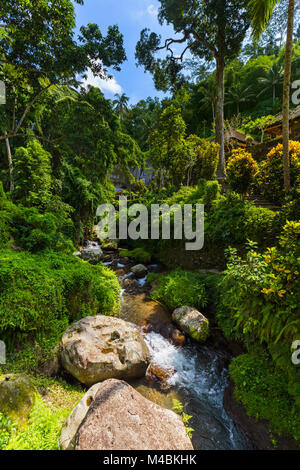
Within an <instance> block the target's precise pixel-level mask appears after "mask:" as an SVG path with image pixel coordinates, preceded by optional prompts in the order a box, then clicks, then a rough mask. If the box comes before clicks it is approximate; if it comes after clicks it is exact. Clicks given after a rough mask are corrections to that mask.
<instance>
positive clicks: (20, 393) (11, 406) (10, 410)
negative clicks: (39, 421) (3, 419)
mask: <svg viewBox="0 0 300 470" xmlns="http://www.w3.org/2000/svg"><path fill="white" fill-rule="evenodd" d="M34 395H35V390H34V387H33V385H32V383H31V381H30V379H29V378H28V377H26V376H22V375H13V374H10V375H6V376H2V377H1V379H0V412H1V413H4V414H5V415H6V416H8V417H9V418H11V420H12V421H17V422H18V424H19V425H20V426H24V425H25V424H26V422H27V419H28V416H29V414H30V411H31V409H32V406H33V403H34Z"/></svg>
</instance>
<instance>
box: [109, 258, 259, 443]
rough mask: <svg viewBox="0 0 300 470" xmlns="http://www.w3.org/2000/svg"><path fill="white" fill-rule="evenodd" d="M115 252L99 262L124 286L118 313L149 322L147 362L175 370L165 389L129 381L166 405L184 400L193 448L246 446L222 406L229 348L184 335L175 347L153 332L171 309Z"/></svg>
mask: <svg viewBox="0 0 300 470" xmlns="http://www.w3.org/2000/svg"><path fill="white" fill-rule="evenodd" d="M117 253H118V252H114V253H113V252H108V253H107V254H106V255H105V259H106V261H104V264H106V265H108V266H109V267H111V268H112V269H114V270H115V271H116V274H117V275H118V277H119V280H120V283H121V286H122V287H123V289H122V292H121V297H122V308H121V318H123V319H124V320H127V321H129V322H131V323H134V324H135V325H137V326H138V327H141V325H146V324H148V325H149V324H151V325H153V326H154V328H153V329H151V328H150V329H149V330H150V331H149V332H146V333H144V337H145V341H146V343H147V345H148V348H149V351H150V354H151V363H153V364H155V365H157V366H160V367H161V368H162V369H165V370H173V371H174V374H173V375H172V376H171V377H170V378H169V380H168V382H169V386H170V389H169V390H168V391H167V392H162V391H161V390H159V389H158V388H156V387H153V385H152V384H151V385H150V384H149V382H148V381H147V379H146V378H143V379H140V380H135V381H134V382H133V383H132V385H133V386H134V387H135V388H136V389H137V390H138V391H139V392H140V393H141V394H142V395H144V396H145V397H146V398H148V399H149V400H152V401H153V402H155V403H157V404H159V405H161V406H163V407H165V408H169V409H172V407H173V399H174V398H175V399H177V400H179V401H180V402H181V403H182V404H183V405H184V411H185V412H186V413H187V414H189V415H191V416H192V418H191V420H190V422H189V425H190V426H191V427H192V428H193V429H194V432H193V438H192V441H193V445H194V448H195V449H197V450H206V449H207V450H213V449H216V450H229V449H237V450H242V449H251V447H252V446H251V443H249V442H248V441H247V440H246V438H245V437H244V436H243V435H242V434H241V433H240V432H239V431H238V430H237V429H236V427H235V425H234V423H233V421H232V420H231V418H230V417H229V416H228V415H227V414H226V412H225V411H224V409H223V395H224V390H225V387H226V383H227V368H226V365H227V363H228V353H227V352H225V351H222V350H218V349H215V348H213V347H209V346H206V345H200V344H196V343H195V342H193V341H192V340H189V339H187V342H186V344H185V345H184V346H180V347H177V346H175V345H174V344H173V343H172V342H171V341H170V340H169V339H168V338H166V337H164V336H163V335H162V334H160V333H159V332H157V330H158V328H157V325H159V326H161V325H163V326H164V325H165V326H168V325H170V324H171V323H172V320H171V315H170V313H169V312H168V311H167V309H166V308H165V307H164V306H162V305H161V304H159V303H157V302H154V301H152V300H151V299H150V298H149V286H147V283H146V279H145V278H143V279H135V278H134V276H133V275H132V273H130V267H131V266H133V265H134V264H136V263H135V262H134V261H133V260H123V259H119V258H118V254H117ZM147 267H148V270H149V271H151V270H157V269H159V268H160V267H159V266H158V265H148V266H147ZM125 280H127V283H125V282H124V281H125ZM128 280H129V281H128ZM144 331H145V330H144ZM146 331H147V330H146Z"/></svg>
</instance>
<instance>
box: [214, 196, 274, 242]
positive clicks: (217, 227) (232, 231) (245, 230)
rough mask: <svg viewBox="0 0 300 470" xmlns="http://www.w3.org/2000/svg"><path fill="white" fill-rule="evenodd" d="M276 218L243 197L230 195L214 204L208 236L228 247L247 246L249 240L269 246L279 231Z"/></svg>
mask: <svg viewBox="0 0 300 470" xmlns="http://www.w3.org/2000/svg"><path fill="white" fill-rule="evenodd" d="M274 216H275V214H274V212H273V211H271V210H269V209H266V208H262V207H256V206H254V205H253V204H252V203H250V202H249V201H246V200H244V199H243V198H242V197H241V196H240V195H238V194H236V193H229V194H228V195H227V196H222V197H220V198H219V199H217V200H216V201H214V202H213V204H212V208H211V210H210V211H209V213H208V216H207V225H206V230H205V236H206V237H208V238H209V239H210V240H212V241H213V242H214V243H216V244H218V245H219V246H220V245H221V246H222V245H223V246H224V247H228V246H229V245H231V246H234V245H238V244H242V243H245V242H246V241H247V239H251V240H254V241H257V242H258V243H265V241H266V240H269V239H270V238H273V237H274V235H275V234H276V230H277V229H278V228H277V229H276V227H275V228H274ZM274 230H275V232H274Z"/></svg>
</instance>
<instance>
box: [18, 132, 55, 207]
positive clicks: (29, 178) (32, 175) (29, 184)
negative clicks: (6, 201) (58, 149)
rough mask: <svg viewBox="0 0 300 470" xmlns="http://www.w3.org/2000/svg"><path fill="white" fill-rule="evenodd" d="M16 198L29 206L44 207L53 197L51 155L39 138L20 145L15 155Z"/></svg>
mask: <svg viewBox="0 0 300 470" xmlns="http://www.w3.org/2000/svg"><path fill="white" fill-rule="evenodd" d="M14 161H15V163H14V180H15V190H14V193H13V197H14V200H16V201H18V202H22V203H23V204H24V205H27V206H40V207H44V206H45V204H47V203H48V201H49V200H50V199H51V184H52V171H51V155H50V153H48V152H46V150H44V149H43V147H42V145H41V144H40V142H39V141H38V140H35V139H32V140H30V141H29V142H28V144H27V146H26V148H25V147H19V148H18V149H17V150H16V152H15V156H14Z"/></svg>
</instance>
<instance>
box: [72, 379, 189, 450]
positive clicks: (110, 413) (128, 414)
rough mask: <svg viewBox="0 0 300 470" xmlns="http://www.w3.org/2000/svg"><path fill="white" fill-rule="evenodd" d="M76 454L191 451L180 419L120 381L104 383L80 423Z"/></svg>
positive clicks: (76, 440)
mask: <svg viewBox="0 0 300 470" xmlns="http://www.w3.org/2000/svg"><path fill="white" fill-rule="evenodd" d="M75 449H76V450H192V449H193V446H192V443H191V441H190V439H189V437H188V436H187V433H186V429H185V426H184V424H183V422H182V419H181V418H180V416H178V415H177V414H175V413H174V412H173V411H171V410H167V409H165V408H162V407H160V406H159V405H156V404H155V403H152V402H151V401H149V400H147V399H146V398H144V397H143V396H142V395H141V394H140V393H138V392H137V391H136V390H134V389H133V388H132V387H131V386H130V385H129V384H127V383H126V382H123V381H120V380H106V381H105V382H103V383H102V384H101V386H100V387H99V389H98V391H97V394H96V396H95V398H94V400H93V402H92V404H91V406H90V407H89V410H88V412H87V414H86V416H85V418H84V420H83V421H82V423H81V425H80V426H79V429H78V431H77V434H76V438H75Z"/></svg>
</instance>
